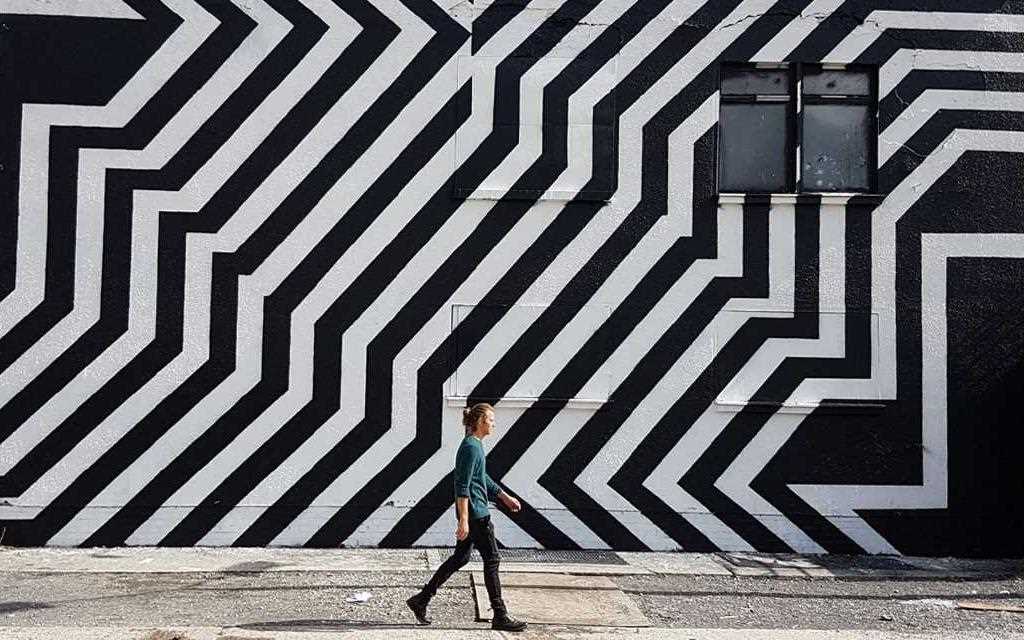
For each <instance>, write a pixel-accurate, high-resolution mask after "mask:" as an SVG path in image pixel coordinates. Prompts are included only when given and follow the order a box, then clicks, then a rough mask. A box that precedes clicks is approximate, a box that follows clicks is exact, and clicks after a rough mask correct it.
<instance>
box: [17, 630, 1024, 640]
mask: <svg viewBox="0 0 1024 640" xmlns="http://www.w3.org/2000/svg"><path fill="white" fill-rule="evenodd" d="M453 635H454V634H453V632H452V630H451V629H436V630H432V629H358V630H348V631H284V632H282V631H270V632H268V631H252V630H249V629H239V628H232V627H164V628H159V629H154V628H146V627H137V628H123V627H87V628H82V627H34V628H24V627H0V638H2V639H3V640H338V639H339V638H359V639H360V640H449V639H450V638H452V637H453ZM458 638H459V640H509V639H510V638H523V640H528V639H533V640H539V639H541V638H543V639H544V640H1022V639H1024V635H1022V634H1010V635H998V636H997V635H990V634H986V633H980V634H978V635H975V634H971V635H970V636H965V635H963V634H962V633H953V632H950V633H945V632H942V633H893V632H887V631H846V630H844V631H807V630H793V629H629V630H626V629H604V628H593V629H581V628H574V629H571V630H570V629H557V628H533V629H531V630H528V631H527V632H525V633H522V634H512V633H500V632H496V631H472V630H460V631H459V632H458Z"/></svg>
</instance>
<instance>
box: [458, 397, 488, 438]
mask: <svg viewBox="0 0 1024 640" xmlns="http://www.w3.org/2000/svg"><path fill="white" fill-rule="evenodd" d="M488 411H490V412H491V413H494V407H492V406H491V405H489V404H487V403H486V402H478V403H476V404H474V405H473V406H472V407H469V408H467V409H463V410H462V426H464V427H465V428H466V435H467V436H468V435H469V434H471V433H473V432H474V431H476V425H477V423H478V422H480V418H482V417H484V415H485V414H486V413H487V412H488Z"/></svg>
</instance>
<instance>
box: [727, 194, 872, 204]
mask: <svg viewBox="0 0 1024 640" xmlns="http://www.w3.org/2000/svg"><path fill="white" fill-rule="evenodd" d="M808 196H813V197H815V198H820V199H821V204H824V205H845V204H846V203H847V202H849V201H850V199H851V198H858V197H859V198H864V199H865V200H870V201H879V202H880V201H881V200H882V199H883V198H884V197H885V196H884V195H882V194H878V193H859V192H858V193H756V194H755V193H719V194H718V204H743V203H744V202H746V200H747V198H748V197H750V198H770V199H771V203H772V204H796V203H797V201H798V199H799V198H801V197H808Z"/></svg>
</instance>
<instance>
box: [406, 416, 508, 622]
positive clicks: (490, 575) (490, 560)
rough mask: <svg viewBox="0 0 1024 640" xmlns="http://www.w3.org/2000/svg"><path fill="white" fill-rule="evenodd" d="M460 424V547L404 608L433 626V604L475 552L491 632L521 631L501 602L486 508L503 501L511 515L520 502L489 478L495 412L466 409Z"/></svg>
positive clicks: (457, 459) (495, 551) (457, 499)
mask: <svg viewBox="0 0 1024 640" xmlns="http://www.w3.org/2000/svg"><path fill="white" fill-rule="evenodd" d="M462 424H463V426H465V428H466V437H465V438H464V439H463V440H462V444H461V445H459V451H458V453H457V454H456V455H455V512H456V515H457V517H458V526H457V527H456V529H455V538H456V540H457V541H458V542H457V543H456V545H455V551H454V552H453V553H452V555H451V557H450V558H448V559H447V560H445V561H444V564H442V565H441V566H440V567H438V568H437V572H435V573H434V577H432V578H431V579H430V582H428V583H427V584H426V586H424V587H423V589H422V590H421V591H420V592H419V593H417V594H416V595H414V596H412V597H411V598H409V599H408V600H407V601H406V603H407V604H408V605H409V608H410V609H412V612H413V614H415V616H416V620H417V621H419V623H420V624H430V618H429V617H428V616H427V605H428V604H429V603H430V599H431V598H433V597H434V595H436V594H437V590H438V589H439V588H440V587H441V585H442V584H444V583H445V582H446V581H447V580H448V578H450V577H451V576H452V574H454V573H455V572H456V571H458V570H459V569H461V568H462V567H464V566H465V565H466V563H468V562H469V557H470V553H471V552H472V550H473V547H476V548H477V550H478V551H479V552H480V557H481V558H482V559H483V561H484V584H485V585H486V586H487V595H488V597H490V599H491V609H492V610H493V611H494V616H493V617H492V618H491V628H492V629H497V630H499V631H522V630H523V629H525V628H526V623H525V622H523V621H520V620H516V619H514V618H511V617H509V615H508V610H507V609H506V608H505V602H504V601H503V600H502V599H501V581H500V580H499V579H498V564H499V561H500V558H499V556H498V545H497V543H496V542H495V540H494V525H493V524H491V517H490V512H489V511H488V507H487V503H488V501H489V500H501V501H502V502H503V503H504V504H505V506H506V507H508V508H509V510H510V511H513V512H515V511H519V509H520V504H519V501H518V500H516V499H515V498H513V497H512V496H510V495H508V494H507V493H505V492H504V491H502V490H501V488H500V487H499V486H498V485H497V483H495V482H494V481H493V480H491V478H490V476H488V475H487V458H486V454H485V453H484V447H483V444H482V442H481V441H482V440H483V439H484V438H486V437H487V436H489V435H490V434H491V432H493V431H494V407H492V406H491V405H489V404H487V403H483V402H482V403H479V404H475V405H473V406H472V407H470V408H469V409H464V410H463V412H462Z"/></svg>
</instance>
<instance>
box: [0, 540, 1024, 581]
mask: <svg viewBox="0 0 1024 640" xmlns="http://www.w3.org/2000/svg"><path fill="white" fill-rule="evenodd" d="M450 551H451V550H450V549H444V548H442V549H407V550H396V549H265V548H253V549H237V548H183V549H166V548H149V547H119V548H116V549H104V548H96V549H56V548H35V549H22V548H12V547H0V572H28V573H36V572H41V573H247V572H260V573H264V572H282V571H301V572H318V571H325V572H339V571H374V572H408V571H432V570H434V569H435V568H437V566H439V565H440V564H441V562H443V561H444V559H445V558H446V557H447V555H448V554H449V553H450ZM568 555H571V556H573V557H574V558H575V559H574V560H573V561H566V560H564V558H565V557H566V554H564V553H562V552H557V551H550V552H545V551H540V550H529V551H528V552H527V553H518V554H517V553H516V551H515V550H506V551H505V553H504V556H505V557H504V559H503V562H502V571H503V572H506V573H571V574H577V575H612V576H614V575H648V574H651V575H693V576H739V577H777V578H843V579H867V580H871V579H875V580H892V579H906V580H949V579H996V578H1008V577H1015V576H1021V575H1024V561H1022V560H965V559H953V558H915V557H906V556H835V555H829V556H798V555H792V554H759V553H666V552H649V553H633V552H630V553H626V552H620V553H613V552H610V551H600V552H582V553H580V552H574V553H572V554H568ZM517 556H520V557H519V558H517ZM523 557H525V558H526V559H525V560H524V559H522V558H523ZM588 559H590V560H589V561H588ZM480 570H481V566H480V564H479V563H475V562H474V563H470V564H469V565H467V567H466V568H465V569H464V571H480Z"/></svg>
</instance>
